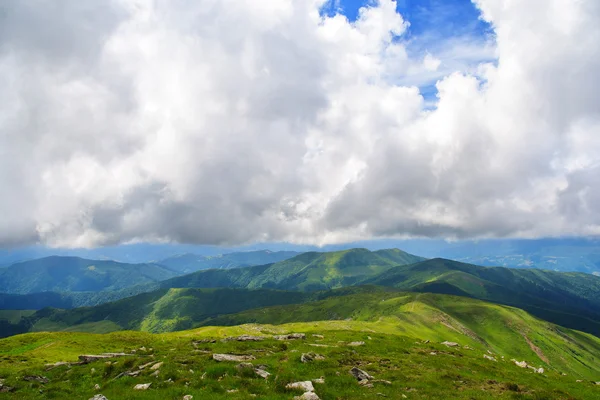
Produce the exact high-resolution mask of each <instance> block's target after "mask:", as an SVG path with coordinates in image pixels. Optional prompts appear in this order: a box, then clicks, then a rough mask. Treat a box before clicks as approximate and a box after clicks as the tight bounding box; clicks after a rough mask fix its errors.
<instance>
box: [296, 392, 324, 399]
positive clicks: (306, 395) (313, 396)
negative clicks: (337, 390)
mask: <svg viewBox="0 0 600 400" xmlns="http://www.w3.org/2000/svg"><path fill="white" fill-rule="evenodd" d="M294 400H320V399H319V396H317V394H316V393H314V392H305V393H304V394H303V395H302V396H295V397H294Z"/></svg>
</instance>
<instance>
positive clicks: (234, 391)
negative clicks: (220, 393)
mask: <svg viewBox="0 0 600 400" xmlns="http://www.w3.org/2000/svg"><path fill="white" fill-rule="evenodd" d="M237 392H239V390H237V389H229V390H228V391H227V393H237Z"/></svg>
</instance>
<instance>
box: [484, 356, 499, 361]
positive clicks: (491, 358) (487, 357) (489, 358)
mask: <svg viewBox="0 0 600 400" xmlns="http://www.w3.org/2000/svg"><path fill="white" fill-rule="evenodd" d="M483 358H485V359H486V360H490V361H496V362H498V360H496V359H495V358H494V357H492V356H488V355H487V354H484V355H483Z"/></svg>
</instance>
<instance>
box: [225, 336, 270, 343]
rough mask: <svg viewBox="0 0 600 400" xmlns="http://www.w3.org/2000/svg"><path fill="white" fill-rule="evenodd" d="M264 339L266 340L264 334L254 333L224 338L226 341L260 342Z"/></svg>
mask: <svg viewBox="0 0 600 400" xmlns="http://www.w3.org/2000/svg"><path fill="white" fill-rule="evenodd" d="M262 340H265V338H264V337H262V336H252V335H241V336H235V337H227V338H225V339H223V341H224V342H233V341H235V342H260V341H262Z"/></svg>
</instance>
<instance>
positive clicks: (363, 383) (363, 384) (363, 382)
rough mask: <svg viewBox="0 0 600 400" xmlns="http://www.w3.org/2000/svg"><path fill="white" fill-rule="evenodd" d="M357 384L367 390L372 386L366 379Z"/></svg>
mask: <svg viewBox="0 0 600 400" xmlns="http://www.w3.org/2000/svg"><path fill="white" fill-rule="evenodd" d="M358 384H359V385H360V386H364V387H369V388H372V387H373V384H372V383H371V382H369V381H368V380H366V379H364V380H362V381H358Z"/></svg>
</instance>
